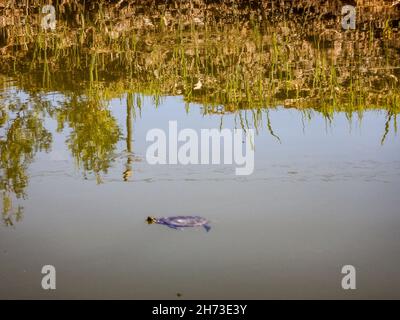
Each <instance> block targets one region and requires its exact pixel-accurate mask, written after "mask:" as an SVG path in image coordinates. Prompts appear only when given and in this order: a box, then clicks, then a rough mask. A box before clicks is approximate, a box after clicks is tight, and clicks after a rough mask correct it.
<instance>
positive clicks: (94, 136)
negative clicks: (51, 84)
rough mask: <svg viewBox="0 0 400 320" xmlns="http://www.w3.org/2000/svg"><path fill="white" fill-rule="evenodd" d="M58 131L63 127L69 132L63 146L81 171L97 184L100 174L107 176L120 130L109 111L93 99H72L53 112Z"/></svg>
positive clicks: (99, 180)
mask: <svg viewBox="0 0 400 320" xmlns="http://www.w3.org/2000/svg"><path fill="white" fill-rule="evenodd" d="M57 119H58V129H59V130H62V129H63V128H64V126H65V124H68V126H69V127H70V128H71V129H72V131H71V133H70V135H69V138H68V140H67V144H68V147H69V149H70V150H71V153H72V155H73V156H74V158H75V159H76V161H77V164H78V166H81V167H82V168H83V169H84V170H85V172H86V171H88V172H93V173H94V174H95V175H96V178H97V182H98V183H101V176H100V173H101V172H103V173H107V170H108V169H109V167H110V163H111V162H112V160H113V155H114V153H113V152H114V150H115V145H116V143H117V142H118V140H119V137H120V130H119V127H118V126H117V123H116V121H115V119H114V118H113V117H112V116H111V112H110V111H109V110H107V109H106V108H104V107H103V106H102V105H101V104H99V103H98V101H96V100H86V99H81V98H78V97H77V96H73V98H72V100H71V101H70V102H68V103H67V104H66V105H65V106H63V107H62V108H60V109H59V110H58V112H57Z"/></svg>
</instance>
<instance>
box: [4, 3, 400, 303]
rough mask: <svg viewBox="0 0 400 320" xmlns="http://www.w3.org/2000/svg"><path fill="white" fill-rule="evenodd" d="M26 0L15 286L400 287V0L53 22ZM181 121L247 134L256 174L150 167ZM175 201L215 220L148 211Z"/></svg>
mask: <svg viewBox="0 0 400 320" xmlns="http://www.w3.org/2000/svg"><path fill="white" fill-rule="evenodd" d="M13 3H14V2H12V4H10V6H14V4H13ZM18 3H19V4H18V7H12V8H8V6H7V8H5V9H4V8H0V9H1V12H0V14H2V15H4V19H2V20H1V25H0V53H1V55H0V195H1V199H0V207H1V225H0V298H2V299H12V298H24V299H25V298H26V299H28V298H39V299H42V298H51V299H60V298H67V299H69V298H71V299H79V298H84V299H86V298H112V299H115V298H123V299H266V298H277V299H281V298H320V299H321V298H344V299H347V298H349V299H351V298H400V232H399V230H400V197H399V190H400V139H399V136H398V132H397V131H398V124H397V118H398V115H399V113H400V41H399V39H400V12H399V6H394V5H393V6H388V5H386V2H385V6H378V5H374V4H375V3H376V2H374V1H373V2H372V5H370V4H369V2H368V3H364V2H361V1H357V3H358V6H357V20H356V21H357V24H356V29H349V30H343V28H344V27H343V24H342V23H341V21H342V18H343V17H342V15H341V12H342V11H341V8H340V7H339V2H334V3H332V4H331V5H329V4H330V2H329V1H327V2H326V3H325V2H324V4H320V2H318V1H317V2H314V1H306V2H302V1H298V2H291V1H280V4H279V5H277V6H275V5H272V4H273V2H265V1H264V2H263V1H256V2H254V1H253V2H251V3H250V5H248V6H247V5H245V4H244V3H245V2H242V3H241V4H242V5H241V6H234V5H231V4H229V5H224V6H222V5H218V3H217V2H216V1H211V2H210V1H207V2H203V1H194V2H192V1H190V2H185V1H183V2H182V1H180V2H179V1H177V2H175V1H168V2H166V1H152V5H151V6H148V5H146V4H144V5H142V6H139V4H137V5H136V4H132V3H134V2H132V1H130V2H126V1H118V3H114V2H107V1H106V2H99V3H100V4H99V5H98V4H97V3H95V2H83V3H81V2H79V1H74V2H73V3H72V2H69V1H62V3H61V4H57V6H56V8H55V13H56V18H57V19H56V24H54V25H53V27H52V28H51V29H45V28H44V27H43V25H42V24H41V21H42V18H44V17H43V14H42V13H41V12H46V11H42V9H41V7H40V3H41V2H40V1H39V2H37V1H35V2H32V1H30V2H29V1H28V2H25V1H24V3H23V4H22V3H20V2H18ZM28 3H30V4H32V6H26V4H28ZM135 3H141V1H136V2H135ZM199 3H200V4H199ZM379 3H381V2H379ZM24 6H26V7H25V8H24ZM3 7H4V6H3ZM386 11H387V12H386ZM385 12H386V13H385ZM2 17H3V16H2ZM170 123H176V125H177V130H178V131H179V132H181V130H183V129H191V130H192V131H191V132H192V133H193V134H194V135H196V134H197V135H198V136H201V132H202V130H204V129H215V130H216V132H221V130H223V129H228V130H230V131H227V132H235V131H234V129H238V130H243V131H244V132H245V133H246V138H245V137H244V135H243V136H241V137H240V138H241V139H243V141H240V140H238V145H239V146H241V147H243V148H242V150H241V151H243V152H244V150H248V151H249V152H250V151H251V152H254V168H253V170H250V171H251V172H250V173H251V174H248V175H237V174H236V173H237V172H236V169H237V168H238V167H240V165H238V164H237V162H235V163H233V164H229V163H227V164H204V165H199V164H189V165H183V164H164V165H161V164H156V165H151V164H150V163H149V161H148V157H147V156H146V155H147V153H148V150H149V147H150V146H151V144H152V142H149V141H147V140H146V136H147V135H148V134H149V132H154V131H151V130H153V129H161V130H162V131H163V132H165V133H166V134H167V137H168V134H169V133H170V132H169V128H170V127H169V126H170ZM251 130H254V137H251V134H250V133H251V132H252V131H251ZM186 132H187V131H186ZM247 137H250V139H247ZM226 141H227V140H226ZM182 144H183V143H182V142H179V143H178V146H182ZM227 146H228V143H225V142H224V143H222V144H221V146H220V148H215V149H212V150H213V152H215V151H221V150H222V148H225V147H227ZM246 148H249V149H246ZM237 149H238V150H239V149H240V147H239V148H237ZM199 150H200V151H201V149H199ZM205 150H207V148H205ZM209 150H210V148H209ZM235 151H236V148H235ZM199 156H200V157H201V155H200V154H199ZM251 164H252V161H251ZM172 216H199V217H201V218H204V219H206V220H207V221H208V222H209V226H210V228H211V229H210V230H208V232H207V230H205V228H201V226H200V227H193V228H184V230H179V229H178V230H175V229H173V228H169V227H168V226H167V225H161V224H157V223H152V224H148V223H147V222H146V220H147V219H148V217H150V218H151V217H154V218H161V217H172ZM198 219H200V218H198ZM149 221H150V222H151V221H152V220H151V219H149ZM162 221H164V222H165V221H169V220H162ZM196 221H203V220H201V219H200V220H196ZM45 265H52V266H54V267H55V269H56V279H57V280H56V290H43V289H42V286H41V282H42V278H43V276H44V275H43V274H42V273H41V271H42V267H43V266H45ZM346 265H351V266H354V268H355V270H356V289H355V290H343V288H342V279H343V277H344V276H345V275H344V274H342V272H341V271H342V268H343V267H344V266H346Z"/></svg>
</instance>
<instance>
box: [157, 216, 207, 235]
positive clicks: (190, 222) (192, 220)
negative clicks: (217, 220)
mask: <svg viewBox="0 0 400 320" xmlns="http://www.w3.org/2000/svg"><path fill="white" fill-rule="evenodd" d="M156 223H158V224H163V225H166V226H168V227H170V228H174V229H179V228H186V227H204V228H205V229H206V230H207V231H209V230H210V229H211V227H210V226H209V221H208V220H207V219H205V218H203V217H199V216H175V217H163V218H158V219H157V220H156Z"/></svg>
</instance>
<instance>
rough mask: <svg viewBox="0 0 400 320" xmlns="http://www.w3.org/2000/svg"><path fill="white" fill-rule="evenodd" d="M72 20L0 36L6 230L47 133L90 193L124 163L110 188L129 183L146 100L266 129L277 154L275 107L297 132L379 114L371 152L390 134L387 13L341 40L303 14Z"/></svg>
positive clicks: (396, 97) (333, 26)
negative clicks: (58, 138) (289, 115)
mask: <svg viewBox="0 0 400 320" xmlns="http://www.w3.org/2000/svg"><path fill="white" fill-rule="evenodd" d="M62 6H63V5H61V7H62ZM61 7H60V8H61ZM75 9H76V10H78V11H79V10H80V9H79V8H78V9H77V8H69V9H68V10H66V9H65V8H64V7H63V8H61V9H60V13H59V21H58V26H59V27H58V29H57V31H56V32H54V33H44V32H43V31H41V30H40V29H39V28H38V26H37V22H35V21H34V19H33V18H32V17H30V16H27V17H25V18H26V19H27V20H26V21H28V20H29V22H30V23H29V24H25V22H23V20H22V17H19V16H18V17H16V19H15V23H13V24H7V23H6V24H5V25H2V26H1V34H2V36H1V38H0V40H1V45H2V48H1V50H2V53H3V55H2V57H1V58H0V59H1V61H2V63H1V69H0V70H1V71H2V73H3V74H5V75H7V76H2V77H1V78H0V88H2V90H1V89H0V90H1V91H0V128H1V131H0V132H1V140H0V157H1V159H0V160H1V164H0V170H1V177H0V190H1V192H2V199H3V206H2V207H3V222H4V224H5V225H8V226H12V225H14V224H15V222H16V221H18V220H19V219H21V216H22V212H23V207H22V206H21V205H18V204H16V203H17V202H18V201H17V200H18V199H23V198H24V197H25V196H26V189H27V186H28V184H29V173H28V168H29V166H30V164H32V163H33V162H34V160H35V155H36V154H37V153H39V152H42V151H44V152H46V151H49V150H50V149H51V146H52V135H53V134H55V133H60V132H68V133H67V139H66V141H65V144H66V146H67V147H68V150H69V152H70V154H71V155H72V157H73V159H74V160H75V163H76V166H77V167H78V168H79V169H80V170H81V171H82V172H83V176H84V177H88V176H89V175H92V174H93V175H94V176H95V177H96V181H97V183H99V184H100V183H102V182H103V176H104V175H106V174H107V173H108V172H109V170H110V169H111V168H112V167H113V163H114V162H115V160H116V159H120V158H123V159H124V161H125V163H124V168H123V170H122V172H121V173H120V175H121V179H122V180H123V181H125V182H127V181H129V180H130V179H132V178H133V176H134V171H135V170H134V163H135V161H138V160H139V158H138V157H137V155H136V154H135V153H134V147H133V141H134V120H135V119H138V118H139V121H140V113H141V111H142V101H143V97H144V96H151V97H152V98H153V102H154V106H155V107H156V108H157V107H158V106H159V105H160V103H161V99H162V97H163V96H167V95H168V96H182V97H183V99H184V101H185V109H186V112H187V113H188V114H190V113H192V112H193V111H192V110H190V108H191V104H192V105H193V103H196V104H200V105H201V110H202V114H203V115H204V116H214V117H219V119H220V125H219V127H220V128H223V127H224V120H225V117H227V116H228V117H229V116H230V115H234V120H235V126H236V127H241V128H243V129H246V128H254V129H255V130H256V131H257V133H259V132H260V131H262V130H263V129H266V130H267V131H268V132H269V133H270V134H271V136H273V137H274V139H276V142H277V143H283V142H282V140H281V137H280V134H279V128H276V127H275V126H274V123H272V121H271V118H270V110H273V109H275V108H276V107H277V106H283V107H284V108H295V109H296V110H298V112H300V113H301V115H302V119H303V122H304V127H305V126H306V123H307V122H308V121H310V120H311V119H312V116H313V114H315V113H318V114H322V115H323V116H324V117H325V119H326V122H327V124H328V125H329V123H331V122H332V121H333V119H334V117H335V115H336V114H337V113H344V114H346V117H347V118H348V120H349V123H351V122H352V119H353V118H354V117H358V118H359V119H360V121H361V119H362V118H363V113H364V112H365V111H367V110H378V111H381V112H384V113H385V114H387V118H386V122H385V123H384V124H383V126H382V137H381V144H384V143H385V141H386V138H387V136H388V134H389V132H390V130H393V131H394V132H397V115H398V114H399V112H400V83H399V79H400V46H399V41H398V39H400V38H399V25H398V24H399V13H398V11H396V9H395V8H393V9H391V10H392V11H390V12H389V13H388V15H387V16H385V15H383V14H382V16H380V19H377V20H379V21H376V23H375V22H371V21H370V20H368V19H367V16H368V15H367V14H365V15H364V16H363V15H361V19H360V21H359V22H358V23H359V27H358V29H357V30H355V31H353V32H343V31H342V30H341V29H340V26H341V24H340V22H339V20H338V19H339V17H338V16H333V17H330V16H328V17H325V18H321V19H317V15H311V16H308V14H310V12H307V15H304V14H303V13H305V12H306V11H299V12H302V14H297V15H296V14H295V13H293V10H292V11H291V13H290V14H291V16H290V19H289V18H288V19H275V20H274V19H269V18H270V17H269V16H265V12H263V14H262V15H261V16H260V17H262V19H261V18H260V19H261V20H262V21H261V22H260V21H257V19H254V17H253V15H250V16H249V17H247V18H249V19H250V20H248V21H246V20H243V19H242V18H240V19H239V18H238V19H233V21H231V20H230V23H229V24H227V23H222V22H221V21H222V20H221V21H220V20H219V19H216V20H210V21H203V20H201V19H200V20H199V18H197V19H192V18H190V19H192V20H190V19H189V18H188V17H186V16H185V14H183V15H182V16H179V17H180V18H178V17H175V18H172V17H171V16H169V15H167V14H166V15H165V16H164V17H158V18H152V19H153V21H151V20H149V18H148V17H147V16H146V13H144V14H143V16H140V17H139V18H138V19H136V20H135V21H134V22H132V21H128V19H125V20H124V19H123V18H121V19H119V18H118V19H116V20H115V19H113V17H114V18H116V15H117V13H119V11H115V10H114V9H115V8H114V7H110V8H108V9H109V12H108V14H107V15H101V14H100V15H99V16H98V18H97V19H93V12H91V11H90V10H89V11H85V12H82V14H81V15H77V16H78V17H79V18H76V19H75V20H74V21H72V22H71V17H72V16H74V13H73V12H74V10H75ZM81 9H82V8H81ZM98 9H99V8H98ZM253 9H254V8H253ZM99 10H100V9H99ZM257 10H259V8H258V9H257ZM143 12H146V10H144V11H143ZM124 14H126V12H125V11H124ZM292 14H293V15H292ZM33 16H34V14H33ZM272 16H273V15H272ZM30 19H32V21H31V20H30ZM102 19H103V20H102ZM141 19H142V20H143V21H144V23H141V24H140V23H139V22H140V21H142V20H141ZM146 19H147V20H146ZM157 19H159V21H158V20H157ZM180 19H182V20H180ZM185 19H189V20H185ZM307 19H309V20H307ZM385 19H386V20H385ZM72 20H73V19H72ZM228 20H229V19H228ZM7 21H8V20H7ZM24 21H25V20H24ZM38 21H39V20H38ZM143 21H142V22H143ZM157 21H158V22H160V23H159V24H158V23H156V22H157ZM382 21H386V22H385V23H381V22H382ZM128 22H132V23H128ZM306 22H307V23H306ZM24 28H26V29H29V30H30V31H31V32H22V30H25V29H24ZM22 48H23V49H22ZM12 50H15V51H12ZM14 53H15V54H16V55H17V56H18V58H16V56H14V55H13V54H14ZM10 79H12V82H11V80H10ZM19 90H21V91H19ZM50 93H56V94H57V95H58V101H57V102H56V103H55V104H54V103H50V102H49V100H48V98H47V95H48V94H50ZM21 95H23V96H27V98H26V99H25V98H24V99H23V100H21ZM113 99H122V100H124V101H125V102H124V107H125V117H126V122H125V127H124V128H123V127H121V125H119V124H118V123H117V121H116V119H115V117H114V116H113V114H112V113H111V111H110V109H109V103H110V101H112V100H113ZM46 119H52V120H55V121H56V122H57V130H56V131H55V132H52V131H51V130H49V129H47V128H46V125H45V122H46ZM119 142H123V144H124V147H123V150H122V152H121V151H119V149H118V146H117V145H118V143H119Z"/></svg>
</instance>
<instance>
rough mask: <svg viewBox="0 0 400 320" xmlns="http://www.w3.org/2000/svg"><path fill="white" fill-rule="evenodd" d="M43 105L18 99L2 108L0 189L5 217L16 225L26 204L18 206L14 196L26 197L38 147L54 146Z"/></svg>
mask: <svg viewBox="0 0 400 320" xmlns="http://www.w3.org/2000/svg"><path fill="white" fill-rule="evenodd" d="M42 115H43V113H41V112H39V107H38V106H37V105H35V106H34V107H30V106H29V105H28V104H21V103H16V104H12V105H9V106H8V107H7V108H6V107H4V106H2V110H1V112H0V129H1V135H0V190H1V192H2V206H3V210H2V220H3V222H4V223H5V224H6V225H13V224H14V222H15V221H18V220H20V218H21V216H22V210H23V208H22V207H21V206H18V207H17V208H14V206H13V203H12V199H13V197H16V198H17V199H18V198H23V197H25V189H26V187H27V185H28V180H29V177H28V175H27V169H28V166H29V164H30V163H31V162H32V161H33V158H34V156H35V154H36V152H37V151H42V150H45V151H48V150H49V149H50V145H51V141H52V136H51V133H50V132H48V131H47V130H46V129H45V127H44V123H43V117H42Z"/></svg>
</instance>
